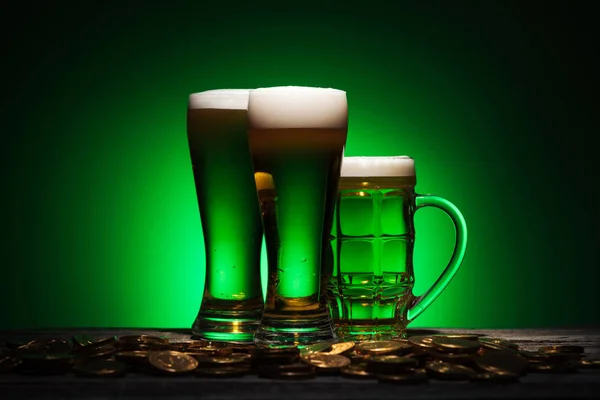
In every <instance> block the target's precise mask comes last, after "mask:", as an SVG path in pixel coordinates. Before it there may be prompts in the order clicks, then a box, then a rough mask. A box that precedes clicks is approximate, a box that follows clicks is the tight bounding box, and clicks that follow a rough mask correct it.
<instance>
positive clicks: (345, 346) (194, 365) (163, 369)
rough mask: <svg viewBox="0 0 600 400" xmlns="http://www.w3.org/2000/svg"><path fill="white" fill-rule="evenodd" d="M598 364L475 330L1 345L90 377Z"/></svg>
mask: <svg viewBox="0 0 600 400" xmlns="http://www.w3.org/2000/svg"><path fill="white" fill-rule="evenodd" d="M586 368H600V360H592V359H589V358H587V357H586V354H585V349H584V348H583V347H580V346H565V345H547V346H542V347H540V348H539V349H537V351H528V350H524V349H521V348H519V346H518V345H517V344H516V343H513V342H511V341H507V340H505V339H499V338H488V337H479V336H477V335H469V334H453V335H441V334H439V335H428V336H423V335H417V336H411V337H408V339H396V340H386V341H365V342H359V343H354V342H341V343H316V344H313V345H309V346H303V347H281V348H278V347H275V348H267V347H255V346H254V345H252V344H247V345H245V344H234V343H223V342H210V341H206V340H188V341H179V342H171V341H170V340H169V338H168V337H156V336H148V335H141V336H138V335H128V336H122V337H114V336H113V337H107V338H102V339H94V338H91V337H89V336H85V335H77V336H75V337H73V338H72V339H71V340H64V339H37V340H33V341H31V342H28V343H6V344H5V345H4V346H0V373H3V374H8V373H16V374H27V375H58V374H70V373H73V374H75V375H76V376H84V377H123V376H126V375H127V374H151V375H160V376H180V375H186V374H187V375H192V376H197V377H199V378H202V377H223V378H226V377H236V376H242V375H246V374H254V375H257V376H259V377H261V378H267V379H311V378H315V377H316V376H320V375H340V376H342V377H344V378H348V379H371V380H377V381H379V382H385V383H402V384H408V383H425V382H429V381H431V380H463V381H472V382H518V381H519V379H520V378H521V377H523V376H525V375H527V374H530V373H573V372H576V371H578V370H579V369H586Z"/></svg>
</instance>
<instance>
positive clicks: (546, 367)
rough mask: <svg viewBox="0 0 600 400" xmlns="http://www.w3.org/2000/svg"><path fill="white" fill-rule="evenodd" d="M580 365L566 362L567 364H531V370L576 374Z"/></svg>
mask: <svg viewBox="0 0 600 400" xmlns="http://www.w3.org/2000/svg"><path fill="white" fill-rule="evenodd" d="M578 366H579V365H578V364H575V363H572V362H566V363H541V362H537V363H530V364H529V366H528V367H529V370H530V371H532V372H550V373H567V372H574V371H576V370H577V367H578Z"/></svg>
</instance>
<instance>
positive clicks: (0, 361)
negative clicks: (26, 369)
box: [0, 355, 22, 373]
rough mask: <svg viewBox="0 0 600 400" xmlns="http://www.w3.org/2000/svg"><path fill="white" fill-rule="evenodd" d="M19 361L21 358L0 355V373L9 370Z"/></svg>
mask: <svg viewBox="0 0 600 400" xmlns="http://www.w3.org/2000/svg"><path fill="white" fill-rule="evenodd" d="M21 362H22V361H21V359H19V358H15V357H11V356H10V355H4V356H2V357H0V373H2V372H10V371H11V370H12V369H13V368H14V367H16V366H18V365H19V364H21Z"/></svg>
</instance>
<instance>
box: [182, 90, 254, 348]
mask: <svg viewBox="0 0 600 400" xmlns="http://www.w3.org/2000/svg"><path fill="white" fill-rule="evenodd" d="M248 92H249V91H248V90H243V89H230V90H209V91H205V92H201V93H195V94H192V95H190V98H189V104H188V114H187V134H188V143H189V147H190V155H191V159H192V166H193V171H194V181H195V187H196V195H197V198H198V205H199V209H200V220H201V223H202V231H203V235H204V248H205V252H206V277H205V284H204V294H203V297H202V303H201V306H200V311H199V312H198V316H197V317H196V320H195V321H194V324H193V326H192V332H193V334H194V335H195V336H198V337H201V338H205V339H209V340H223V341H231V342H238V341H239V342H252V341H253V338H254V332H255V331H256V328H257V327H258V323H259V321H260V318H261V315H262V309H263V295H262V287H261V281H260V254H261V245H262V238H263V229H262V223H261V220H260V208H259V204H258V197H257V194H256V186H255V184H254V175H253V170H252V160H251V158H250V150H249V147H248V134H247V106H248Z"/></svg>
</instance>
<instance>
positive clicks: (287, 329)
mask: <svg viewBox="0 0 600 400" xmlns="http://www.w3.org/2000/svg"><path fill="white" fill-rule="evenodd" d="M337 341H338V337H337V334H336V333H335V328H334V326H333V322H332V321H331V318H329V317H318V318H281V317H278V318H273V317H269V316H263V319H262V321H261V323H260V326H259V328H258V330H257V331H256V334H255V335H254V343H255V344H256V345H257V346H264V347H275V346H277V347H281V346H284V347H285V346H307V345H310V344H314V343H319V342H331V343H335V342H337Z"/></svg>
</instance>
